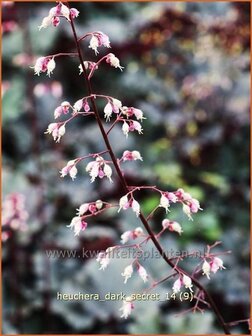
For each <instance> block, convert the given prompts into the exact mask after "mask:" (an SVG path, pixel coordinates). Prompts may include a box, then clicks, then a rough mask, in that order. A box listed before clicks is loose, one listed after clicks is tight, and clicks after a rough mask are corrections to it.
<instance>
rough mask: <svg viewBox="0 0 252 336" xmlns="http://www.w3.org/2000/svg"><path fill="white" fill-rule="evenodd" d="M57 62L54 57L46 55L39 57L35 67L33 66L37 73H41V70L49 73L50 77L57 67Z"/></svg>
mask: <svg viewBox="0 0 252 336" xmlns="http://www.w3.org/2000/svg"><path fill="white" fill-rule="evenodd" d="M55 66H56V63H55V61H54V57H50V56H46V57H43V56H41V57H39V58H38V59H37V60H36V63H35V65H34V67H31V68H32V69H34V73H35V75H38V76H39V75H40V73H41V72H47V75H48V76H49V77H50V75H51V73H53V70H54V69H55Z"/></svg>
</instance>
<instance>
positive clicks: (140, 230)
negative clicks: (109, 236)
mask: <svg viewBox="0 0 252 336" xmlns="http://www.w3.org/2000/svg"><path fill="white" fill-rule="evenodd" d="M142 234H143V229H142V228H141V227H137V228H136V229H135V230H134V231H133V235H134V236H135V238H137V237H140V236H142Z"/></svg>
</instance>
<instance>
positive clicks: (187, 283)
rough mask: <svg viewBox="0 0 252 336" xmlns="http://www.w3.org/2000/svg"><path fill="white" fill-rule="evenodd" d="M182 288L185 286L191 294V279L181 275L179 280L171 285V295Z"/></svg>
mask: <svg viewBox="0 0 252 336" xmlns="http://www.w3.org/2000/svg"><path fill="white" fill-rule="evenodd" d="M183 286H185V288H188V289H189V290H190V291H191V292H193V290H192V287H193V285H192V279H191V278H190V277H189V276H187V275H185V274H183V275H181V274H180V276H179V278H178V279H177V280H176V281H175V282H174V284H173V287H172V290H173V293H175V294H176V293H178V292H180V290H181V287H183Z"/></svg>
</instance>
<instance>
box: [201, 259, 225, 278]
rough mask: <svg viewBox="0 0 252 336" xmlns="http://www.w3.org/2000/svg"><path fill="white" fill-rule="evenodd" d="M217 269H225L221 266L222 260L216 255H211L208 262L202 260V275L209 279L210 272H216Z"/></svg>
mask: <svg viewBox="0 0 252 336" xmlns="http://www.w3.org/2000/svg"><path fill="white" fill-rule="evenodd" d="M219 269H221V270H222V269H225V267H224V266H223V261H222V260H221V259H220V258H218V257H212V258H211V260H210V262H207V261H206V260H204V262H203V265H202V271H203V273H202V274H203V275H206V277H207V278H208V279H210V273H211V272H213V273H216V272H217V271H218V270H219Z"/></svg>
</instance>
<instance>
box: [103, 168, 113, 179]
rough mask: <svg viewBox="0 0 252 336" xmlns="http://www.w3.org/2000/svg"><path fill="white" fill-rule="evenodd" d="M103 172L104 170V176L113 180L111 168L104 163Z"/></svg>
mask: <svg viewBox="0 0 252 336" xmlns="http://www.w3.org/2000/svg"><path fill="white" fill-rule="evenodd" d="M103 172H104V174H105V176H106V177H107V178H108V179H109V181H110V182H113V181H112V179H111V176H112V169H111V167H110V166H109V165H108V164H105V165H104V168H103Z"/></svg>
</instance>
